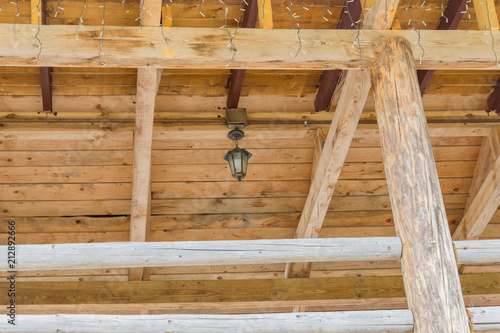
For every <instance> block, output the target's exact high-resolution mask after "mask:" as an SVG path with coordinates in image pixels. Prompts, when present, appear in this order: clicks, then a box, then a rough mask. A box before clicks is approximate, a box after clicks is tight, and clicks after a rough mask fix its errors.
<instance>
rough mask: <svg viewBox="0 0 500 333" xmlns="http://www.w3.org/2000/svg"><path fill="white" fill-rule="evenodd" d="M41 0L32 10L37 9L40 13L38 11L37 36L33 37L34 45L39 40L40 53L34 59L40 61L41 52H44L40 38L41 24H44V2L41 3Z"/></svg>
mask: <svg viewBox="0 0 500 333" xmlns="http://www.w3.org/2000/svg"><path fill="white" fill-rule="evenodd" d="M41 1H42V0H38V3H37V5H36V6H35V7H34V8H33V10H32V12H34V11H35V10H36V11H38V13H37V18H38V24H37V29H36V33H35V36H34V37H33V42H32V44H33V45H35V42H38V54H37V56H36V59H35V60H34V61H38V59H40V54H41V53H42V48H43V44H42V42H41V41H40V38H38V34H39V33H40V26H41V24H42V7H41V6H42V4H41Z"/></svg>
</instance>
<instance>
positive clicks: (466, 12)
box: [462, 0, 472, 32]
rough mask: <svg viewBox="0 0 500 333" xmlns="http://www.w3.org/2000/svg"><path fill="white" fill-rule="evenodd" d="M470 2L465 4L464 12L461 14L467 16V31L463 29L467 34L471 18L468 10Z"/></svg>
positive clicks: (468, 0)
mask: <svg viewBox="0 0 500 333" xmlns="http://www.w3.org/2000/svg"><path fill="white" fill-rule="evenodd" d="M470 2H471V0H467V2H465V11H463V12H462V14H467V18H468V20H469V22H468V23H467V29H465V31H467V32H469V28H470V22H471V17H472V13H471V11H470V8H469V4H470Z"/></svg>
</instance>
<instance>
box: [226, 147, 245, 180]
mask: <svg viewBox="0 0 500 333" xmlns="http://www.w3.org/2000/svg"><path fill="white" fill-rule="evenodd" d="M251 156H252V154H250V153H249V152H248V151H246V150H245V149H240V148H238V147H236V148H235V149H233V150H230V151H228V152H227V153H226V156H224V159H225V160H226V161H228V162H229V168H230V169H231V174H232V175H233V177H234V178H235V179H237V180H238V181H241V180H242V179H243V178H245V176H246V173H247V163H248V159H249V158H250V157H251Z"/></svg>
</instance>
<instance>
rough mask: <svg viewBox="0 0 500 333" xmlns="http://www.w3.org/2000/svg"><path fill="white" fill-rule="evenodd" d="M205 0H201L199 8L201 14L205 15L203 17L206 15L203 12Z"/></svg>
mask: <svg viewBox="0 0 500 333" xmlns="http://www.w3.org/2000/svg"><path fill="white" fill-rule="evenodd" d="M204 2H205V0H200V6H199V10H200V15H201V16H203V17H206V16H205V14H203V12H202V11H201V5H202V4H203V3H204Z"/></svg>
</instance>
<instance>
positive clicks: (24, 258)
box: [0, 237, 500, 272]
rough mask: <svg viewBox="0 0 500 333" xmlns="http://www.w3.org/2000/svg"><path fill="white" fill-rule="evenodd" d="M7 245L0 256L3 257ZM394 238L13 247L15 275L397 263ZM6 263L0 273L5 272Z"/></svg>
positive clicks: (467, 260) (469, 244) (496, 247)
mask: <svg viewBox="0 0 500 333" xmlns="http://www.w3.org/2000/svg"><path fill="white" fill-rule="evenodd" d="M455 246H456V250H457V257H458V263H460V264H473V263H476V264H477V263H492V262H500V240H480V241H460V242H455ZM7 248H8V247H7V246H0V256H2V257H7V251H8V249H7ZM401 248H402V247H401V241H400V239H399V238H397V237H376V238H370V237H363V238H319V239H317V238H316V239H283V240H281V239H279V240H267V239H264V240H241V241H194V242H146V243H142V242H135V243H134V242H112V243H90V244H88V243H78V244H45V245H18V246H16V249H17V265H16V269H17V271H19V272H20V271H32V270H41V271H42V270H55V269H99V268H126V267H164V266H197V265H243V264H270V263H287V262H294V261H297V260H306V261H310V262H324V261H357V260H359V261H367V260H398V259H399V258H400V256H401ZM9 270H10V269H9V267H8V266H7V262H6V261H5V263H4V264H2V265H0V272H7V271H9Z"/></svg>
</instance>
